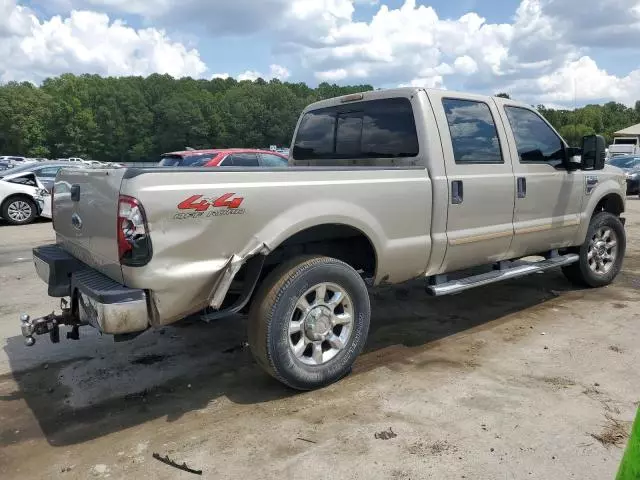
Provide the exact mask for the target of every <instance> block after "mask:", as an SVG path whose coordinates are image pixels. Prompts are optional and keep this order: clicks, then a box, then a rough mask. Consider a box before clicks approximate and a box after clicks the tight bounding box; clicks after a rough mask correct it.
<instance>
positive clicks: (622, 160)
mask: <svg viewBox="0 0 640 480" xmlns="http://www.w3.org/2000/svg"><path fill="white" fill-rule="evenodd" d="M609 165H613V166H614V167H618V168H633V167H635V166H638V165H640V157H618V158H613V159H611V161H610V162H609Z"/></svg>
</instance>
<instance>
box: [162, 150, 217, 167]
mask: <svg viewBox="0 0 640 480" xmlns="http://www.w3.org/2000/svg"><path fill="white" fill-rule="evenodd" d="M216 155H217V153H207V154H201V155H186V156H182V155H163V157H162V160H160V164H159V165H160V166H161V167H202V166H203V165H206V164H207V163H209V161H211V160H212V159H214V158H215V157H216Z"/></svg>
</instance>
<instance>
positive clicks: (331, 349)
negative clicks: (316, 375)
mask: <svg viewBox="0 0 640 480" xmlns="http://www.w3.org/2000/svg"><path fill="white" fill-rule="evenodd" d="M352 332H353V303H352V302H351V298H350V297H349V295H348V294H347V292H346V291H345V290H344V289H343V288H342V287H340V286H339V285H336V284H334V283H319V284H317V285H315V286H313V287H312V288H310V289H309V290H307V291H306V292H305V294H304V295H302V296H301V297H300V298H299V299H298V301H297V302H296V307H295V310H294V312H293V315H292V316H291V319H290V320H289V347H290V348H291V351H292V352H293V354H294V356H295V357H296V358H297V359H298V360H300V361H301V362H302V363H304V364H307V365H322V364H325V363H327V362H329V361H331V359H333V358H334V357H335V356H336V355H337V354H338V353H340V352H341V351H342V350H344V348H345V347H346V346H347V344H348V342H349V339H350V337H351V334H352Z"/></svg>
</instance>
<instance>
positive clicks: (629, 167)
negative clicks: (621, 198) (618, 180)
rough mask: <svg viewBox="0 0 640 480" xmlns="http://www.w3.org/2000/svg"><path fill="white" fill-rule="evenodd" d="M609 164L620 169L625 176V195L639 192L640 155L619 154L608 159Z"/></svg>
mask: <svg viewBox="0 0 640 480" xmlns="http://www.w3.org/2000/svg"><path fill="white" fill-rule="evenodd" d="M609 165H613V166H614V167H618V168H619V169H621V170H622V171H623V172H624V174H625V177H626V178H627V195H636V194H640V155H621V156H618V157H613V158H612V159H611V160H609Z"/></svg>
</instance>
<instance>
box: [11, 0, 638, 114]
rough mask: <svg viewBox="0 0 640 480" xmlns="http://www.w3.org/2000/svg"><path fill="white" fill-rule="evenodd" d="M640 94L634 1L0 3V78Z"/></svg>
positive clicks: (596, 98)
mask: <svg viewBox="0 0 640 480" xmlns="http://www.w3.org/2000/svg"><path fill="white" fill-rule="evenodd" d="M66 72H71V73H76V74H80V73H97V74H101V75H110V76H123V75H149V74H151V73H155V72H157V73H168V74H170V75H173V76H175V77H182V76H191V77H194V78H214V77H222V78H226V77H233V78H236V79H238V80H253V79H256V78H258V77H262V78H264V79H266V80H269V79H272V78H277V79H279V80H282V81H290V82H306V83H307V84H309V85H311V86H315V85H317V84H319V83H320V82H324V81H326V82H329V83H337V84H340V85H347V84H370V85H373V86H374V87H376V88H386V87H396V86H408V85H414V86H423V87H432V88H445V89H449V90H462V91H470V92H476V93H486V94H495V93H498V92H507V93H509V94H510V95H511V96H512V97H513V98H517V99H519V100H522V101H525V102H528V103H531V104H534V105H539V104H544V105H546V106H551V107H571V106H574V105H584V104H586V103H603V102H606V101H612V100H613V101H617V102H621V103H624V104H627V105H633V104H634V103H635V101H636V100H640V0H597V1H596V0H0V82H8V81H31V82H34V83H36V84H38V83H39V82H41V81H42V80H43V79H45V78H47V77H50V76H55V75H60V74H62V73H66Z"/></svg>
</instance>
